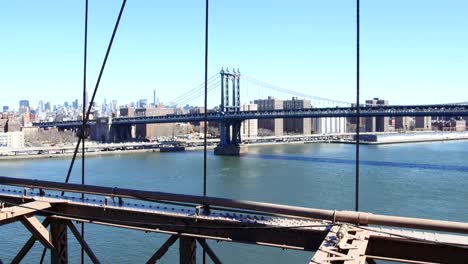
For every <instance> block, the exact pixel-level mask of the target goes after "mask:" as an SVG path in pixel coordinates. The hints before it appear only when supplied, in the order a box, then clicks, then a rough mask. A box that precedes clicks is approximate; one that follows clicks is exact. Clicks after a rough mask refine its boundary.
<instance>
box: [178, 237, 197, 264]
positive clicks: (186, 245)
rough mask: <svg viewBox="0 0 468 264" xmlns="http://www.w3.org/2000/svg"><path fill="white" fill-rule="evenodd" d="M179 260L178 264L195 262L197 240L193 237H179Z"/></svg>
mask: <svg viewBox="0 0 468 264" xmlns="http://www.w3.org/2000/svg"><path fill="white" fill-rule="evenodd" d="M179 243H180V244H179V258H180V259H179V262H180V264H196V263H197V242H196V240H195V238H193V237H180V238H179Z"/></svg>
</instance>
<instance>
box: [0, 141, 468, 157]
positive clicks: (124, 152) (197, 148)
mask: <svg viewBox="0 0 468 264" xmlns="http://www.w3.org/2000/svg"><path fill="white" fill-rule="evenodd" d="M443 141H468V135H467V136H466V137H454V138H434V139H430V138H426V139H412V140H393V141H384V142H369V141H361V142H360V143H359V144H361V145H392V144H411V143H429V142H443ZM316 143H327V144H356V142H355V141H342V140H314V141H310V140H304V141H291V142H257V143H248V144H245V146H247V147H249V146H254V147H257V146H272V145H285V144H316ZM215 147H216V146H207V149H209V150H211V149H214V148H215ZM203 148H204V147H203V146H195V147H186V148H185V151H200V150H203ZM185 151H182V152H185ZM156 152H158V153H160V150H159V148H150V149H131V150H130V149H127V150H111V151H92V152H86V156H101V155H102V156H107V155H130V154H140V153H156ZM80 153H81V152H79V153H78V154H77V156H81V155H80ZM71 156H73V153H71V152H67V153H54V154H50V153H47V154H20V155H5V156H0V161H2V160H28V159H53V158H68V157H71Z"/></svg>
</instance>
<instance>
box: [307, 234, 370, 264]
mask: <svg viewBox="0 0 468 264" xmlns="http://www.w3.org/2000/svg"><path fill="white" fill-rule="evenodd" d="M368 241H369V233H368V231H366V230H363V229H359V228H352V227H349V226H348V225H341V226H337V225H335V226H332V228H331V229H330V231H329V232H328V234H327V236H326V237H325V239H324V241H323V242H322V245H320V248H319V249H318V250H317V252H316V253H315V255H314V257H313V258H312V260H311V261H310V263H314V264H326V263H337V262H339V263H344V264H365V263H366V256H365V253H366V248H367V244H368Z"/></svg>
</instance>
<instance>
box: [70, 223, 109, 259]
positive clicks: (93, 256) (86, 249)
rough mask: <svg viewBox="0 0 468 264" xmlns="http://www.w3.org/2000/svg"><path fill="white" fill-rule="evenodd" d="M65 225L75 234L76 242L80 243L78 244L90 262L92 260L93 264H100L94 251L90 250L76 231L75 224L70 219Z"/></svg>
mask: <svg viewBox="0 0 468 264" xmlns="http://www.w3.org/2000/svg"><path fill="white" fill-rule="evenodd" d="M67 226H68V229H70V231H71V232H72V234H73V235H74V236H75V238H76V240H77V241H78V243H80V245H81V246H82V247H83V249H84V251H85V252H86V254H87V255H88V257H89V258H90V259H91V262H93V263H94V264H100V263H101V262H100V261H99V259H98V258H97V257H96V255H95V254H94V252H93V251H92V250H91V248H90V247H89V245H88V243H87V242H86V241H85V240H84V239H83V237H82V236H81V234H80V232H78V229H76V227H75V225H74V224H73V223H72V222H71V221H67Z"/></svg>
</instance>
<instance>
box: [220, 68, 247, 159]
mask: <svg viewBox="0 0 468 264" xmlns="http://www.w3.org/2000/svg"><path fill="white" fill-rule="evenodd" d="M220 74H221V105H220V109H221V112H222V113H232V114H235V113H239V112H240V108H241V107H240V72H239V70H237V72H236V71H235V70H234V71H233V72H229V70H227V69H226V71H224V70H223V69H221V72H220ZM230 90H232V100H231V104H229V102H230V101H229V94H230V93H229V91H230ZM241 124H242V120H241V119H237V120H233V121H222V122H220V142H219V145H218V146H216V148H215V150H214V154H215V155H221V156H239V155H240V154H242V153H246V152H247V146H243V145H241V142H242V141H241V136H240V134H241V133H240V132H241Z"/></svg>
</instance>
